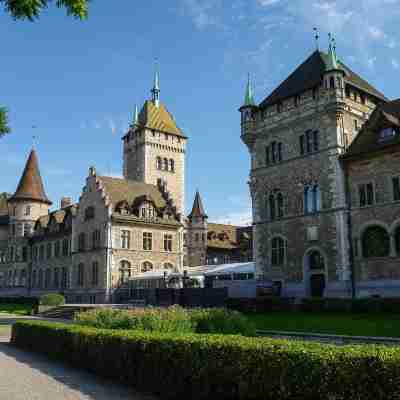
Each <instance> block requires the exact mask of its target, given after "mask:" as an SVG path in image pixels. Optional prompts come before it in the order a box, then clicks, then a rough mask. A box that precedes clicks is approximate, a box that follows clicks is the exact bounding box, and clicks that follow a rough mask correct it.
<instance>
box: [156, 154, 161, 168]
mask: <svg viewBox="0 0 400 400" xmlns="http://www.w3.org/2000/svg"><path fill="white" fill-rule="evenodd" d="M156 167H157V169H162V160H161V157H157V161H156Z"/></svg>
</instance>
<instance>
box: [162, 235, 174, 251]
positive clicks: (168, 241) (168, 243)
mask: <svg viewBox="0 0 400 400" xmlns="http://www.w3.org/2000/svg"><path fill="white" fill-rule="evenodd" d="M164 250H165V251H168V252H171V251H172V235H164Z"/></svg>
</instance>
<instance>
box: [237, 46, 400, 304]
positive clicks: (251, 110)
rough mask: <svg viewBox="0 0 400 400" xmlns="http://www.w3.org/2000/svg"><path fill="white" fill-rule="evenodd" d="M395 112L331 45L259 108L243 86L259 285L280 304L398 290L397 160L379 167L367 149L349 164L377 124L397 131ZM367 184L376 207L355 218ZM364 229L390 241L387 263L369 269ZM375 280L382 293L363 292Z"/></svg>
mask: <svg viewBox="0 0 400 400" xmlns="http://www.w3.org/2000/svg"><path fill="white" fill-rule="evenodd" d="M381 104H383V106H382V108H381V107H379V108H378V109H379V110H380V111H376V112H374V110H375V109H376V107H377V106H378V105H381ZM395 104H397V103H395ZM393 107H394V106H393V103H387V99H386V98H385V96H384V95H383V94H382V93H380V92H379V91H378V90H377V89H375V88H374V87H373V86H372V85H371V84H369V83H368V82H366V81H365V80H364V79H362V78H361V77H360V76H358V75H357V74H356V73H354V72H353V71H352V70H351V69H350V68H349V67H347V66H346V65H344V64H343V63H342V62H340V61H339V60H338V58H337V56H336V48H335V45H334V43H330V45H329V50H328V53H324V52H321V51H315V52H314V53H313V54H312V55H311V56H310V57H309V58H308V59H307V60H306V61H304V62H303V63H302V64H301V65H300V66H299V67H298V68H297V69H296V70H295V71H294V72H293V73H292V74H291V75H290V76H289V77H288V78H287V79H286V80H285V81H284V82H283V83H282V84H280V85H279V86H278V87H277V88H276V89H275V90H274V91H273V92H272V93H271V94H270V95H269V96H268V97H266V98H265V99H264V100H263V101H262V102H261V103H260V104H258V105H256V104H255V102H254V98H253V93H252V88H251V84H250V82H249V83H248V85H247V89H246V97H245V102H244V105H243V106H242V107H241V108H240V111H241V127H242V131H241V132H242V133H241V137H242V140H243V141H244V143H245V144H246V146H247V147H248V150H249V152H250V155H251V172H250V192H251V196H252V202H253V223H254V225H253V231H254V257H255V261H256V273H257V276H258V278H259V279H269V280H272V281H274V282H277V283H278V284H279V285H280V286H281V287H282V290H283V291H282V293H283V295H285V296H296V297H304V296H331V297H338V296H351V295H359V296H362V295H367V294H369V293H374V294H382V295H384V294H387V293H389V292H390V294H394V292H395V291H390V290H389V289H388V288H389V287H391V286H392V287H394V288H395V287H396V285H397V283H396V282H395V279H397V275H396V274H395V273H394V264H395V263H396V262H397V261H396V259H395V258H394V255H395V253H394V248H395V245H394V243H395V241H396V239H395V238H396V234H395V233H392V232H395V231H394V229H395V225H393V226H392V225H390V224H389V221H395V220H396V218H398V217H400V207H399V204H398V203H397V204H396V203H394V202H393V201H394V200H393V199H394V198H393V197H392V198H390V194H389V192H390V190H389V189H387V188H388V187H389V186H390V185H389V184H388V182H389V181H390V179H392V178H391V175H393V178H394V177H395V176H396V171H399V169H398V167H399V166H398V163H395V162H394V160H396V155H395V151H394V148H392V150H391V151H392V152H391V153H390V155H388V154H386V153H385V155H383V154H381V153H379V154H380V155H379V157H378V156H376V155H373V154H372V153H373V151H374V149H375V145H376V143H375V144H374V145H372V147H371V148H370V149H367V147H368V146H364V147H363V148H364V150H365V152H363V155H362V157H361V156H360V157H359V156H356V155H355V152H356V149H357V151H358V149H359V146H360V145H359V144H358V143H364V141H367V139H363V137H370V136H368V134H366V132H367V131H368V129H371V128H368V127H372V126H378V125H379V124H383V125H382V126H384V125H385V124H384V123H383V122H382V118H388V119H389V120H391V121H392V126H393V121H397V118H398V116H396V115H395V113H393V112H392V113H391V112H389V111H388V110H392V109H393ZM382 113H385V115H386V114H387V117H382ZM374 124H377V125H374ZM361 127H363V129H362V131H361V132H360V129H361ZM374 129H375V128H374ZM396 129H397V128H396ZM385 132H386V131H385ZM385 151H386V150H385ZM366 153H367V154H366ZM350 154H353V156H352V158H349V159H348V158H347V156H349V157H350ZM356 158H357V161H355V159H356ZM369 158H371V160H369ZM378 158H381V159H380V160H378ZM361 159H362V160H361ZM366 159H368V161H366ZM345 160H346V161H345ZM350 160H354V161H350ZM373 160H375V161H373ZM367 165H368V168H365V166H367ZM346 166H347V167H346ZM347 179H350V182H349V183H347ZM361 182H362V183H361ZM364 182H367V183H366V185H367V186H365V184H364ZM369 182H374V183H373V185H375V186H373V188H376V189H377V190H378V188H379V187H382V189H381V190H380V189H379V190H378V192H377V193H376V194H374V195H373V196H377V197H376V199H378V198H381V199H382V202H381V203H380V204H378V203H376V202H375V200H374V202H373V203H371V204H370V203H368V202H370V201H371V200H366V201H367V204H368V207H367V208H368V210H367V209H365V210H364V209H362V210H361V209H360V208H359V207H356V204H357V201H359V200H357V199H359V192H358V191H357V190H358V189H356V187H358V185H359V184H360V185H361V187H362V188H363V189H362V190H364V191H365V190H366V191H367V194H365V196H367V197H368V196H371V195H370V194H369V190H370V184H369ZM348 185H349V187H351V189H350V190H348ZM362 185H364V186H362ZM383 186H385V187H386V189H383ZM363 193H364V192H363ZM374 193H375V192H374ZM378 193H379V194H378ZM390 193H391V192H390ZM363 196H364V194H363ZM363 199H364V197H363ZM374 199H375V197H374ZM383 199H384V200H383ZM363 201H364V200H363ZM386 202H387V203H386ZM383 204H385V206H384V205H383ZM350 206H351V207H352V208H351V209H350ZM389 210H390V212H389ZM383 214H385V215H386V216H385V217H383ZM384 221H386V222H384ZM384 224H386V225H384ZM370 225H373V226H374V227H376V226H380V227H383V225H384V226H385V230H386V233H387V235H388V237H389V238H390V235H391V234H392V235H394V236H392V237H393V238H394V239H392V240H391V243H392V245H391V247H390V249H391V250H390V251H391V253H390V255H389V254H387V252H384V254H385V256H387V257H386V258H385V259H383V258H380V259H378V258H375V257H372V258H371V259H369V260H367V259H366V258H365V256H364V255H363V253H362V251H361V245H360V243H361V241H362V240H363V239H362V238H363V233H364V229H368V227H369V226H370ZM374 229H375V230H378V229H377V228H374ZM350 238H352V239H350ZM371 240H372V239H371ZM388 241H389V242H390V240H389V239H388ZM353 243H356V245H355V246H356V247H355V249H356V251H355V256H354V258H353V251H352V247H353ZM369 243H370V242H369ZM371 243H372V242H371ZM385 243H386V242H385ZM390 256H391V257H392V258H390ZM353 270H354V273H353ZM378 271H379V272H378ZM373 280H375V282H374V284H373V285H372V286H373V287H374V288H381V290H380V291H379V290H378V289H376V290H375V289H374V290H373V291H372V292H371V291H370V289H368V287H369V286H368V285H370V284H371V282H372V281H373ZM378 280H379V281H380V282H379V283H378ZM397 293H399V294H400V292H397Z"/></svg>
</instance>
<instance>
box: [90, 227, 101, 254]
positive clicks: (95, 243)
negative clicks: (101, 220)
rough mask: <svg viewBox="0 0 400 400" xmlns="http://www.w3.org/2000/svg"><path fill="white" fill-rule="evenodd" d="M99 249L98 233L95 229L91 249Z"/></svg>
mask: <svg viewBox="0 0 400 400" xmlns="http://www.w3.org/2000/svg"><path fill="white" fill-rule="evenodd" d="M99 247H100V231H99V230H98V229H96V230H95V231H93V233H92V248H93V249H98V248H99Z"/></svg>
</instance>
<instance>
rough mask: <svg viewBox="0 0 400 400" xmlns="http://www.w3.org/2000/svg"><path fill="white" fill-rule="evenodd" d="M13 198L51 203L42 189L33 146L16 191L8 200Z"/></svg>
mask: <svg viewBox="0 0 400 400" xmlns="http://www.w3.org/2000/svg"><path fill="white" fill-rule="evenodd" d="M13 200H17V201H18V200H33V201H38V202H42V203H46V204H49V205H51V204H52V203H51V201H50V200H49V199H48V197H47V196H46V193H45V191H44V185H43V181H42V178H41V176H40V170H39V162H38V158H37V155H36V151H35V149H34V148H32V150H31V152H30V154H29V158H28V161H27V162H26V165H25V169H24V172H23V174H22V177H21V180H20V181H19V184H18V188H17V191H16V192H15V193H14V195H13V196H12V197H11V199H10V201H13Z"/></svg>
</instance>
